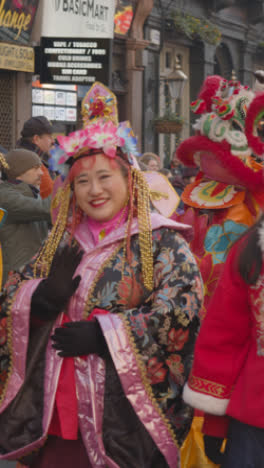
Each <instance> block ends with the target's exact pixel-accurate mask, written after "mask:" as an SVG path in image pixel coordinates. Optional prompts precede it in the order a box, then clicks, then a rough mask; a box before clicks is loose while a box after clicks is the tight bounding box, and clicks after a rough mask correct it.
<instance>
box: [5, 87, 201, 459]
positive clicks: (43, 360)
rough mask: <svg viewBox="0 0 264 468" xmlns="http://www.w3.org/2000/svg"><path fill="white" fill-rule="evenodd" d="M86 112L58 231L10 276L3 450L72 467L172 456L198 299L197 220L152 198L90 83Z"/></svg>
mask: <svg viewBox="0 0 264 468" xmlns="http://www.w3.org/2000/svg"><path fill="white" fill-rule="evenodd" d="M95 104H96V105H95ZM97 104H98V105H97ZM83 110H84V114H85V115H84V120H85V123H86V124H85V128H84V129H83V130H80V131H77V132H74V134H70V135H69V136H67V137H60V138H59V142H60V146H61V148H62V150H64V154H63V156H62V157H61V158H60V163H61V164H60V165H61V166H62V165H63V164H64V166H65V167H64V169H65V172H64V179H63V180H62V179H60V180H57V182H56V183H55V186H56V188H55V190H56V193H54V200H53V210H52V211H53V222H54V225H53V229H52V231H51V233H50V235H49V238H48V239H47V241H46V243H45V245H44V246H43V248H42V249H41V251H40V252H39V254H38V255H37V257H36V258H34V260H33V261H32V262H31V263H30V264H29V265H27V266H26V268H25V269H24V271H23V272H20V273H18V274H16V276H14V277H13V278H12V279H10V282H9V284H8V285H7V288H8V290H7V294H8V298H9V301H10V302H8V306H7V304H4V305H3V309H2V311H1V315H0V325H1V324H2V325H3V335H4V336H3V340H2V342H1V343H2V345H1V343H0V352H1V353H0V356H4V357H5V359H4V360H1V358H0V364H1V367H0V369H1V373H0V377H1V379H0V396H1V401H0V413H1V414H0V427H6V428H7V429H6V431H5V433H3V431H0V453H1V454H2V455H0V459H1V458H6V459H18V458H20V459H21V458H22V459H23V460H24V462H27V464H28V465H29V466H30V467H31V468H44V467H47V466H48V467H49V468H53V467H55V466H63V467H64V468H68V467H72V466H74V465H75V464H76V460H78V468H91V467H92V468H98V467H101V468H104V467H105V468H106V467H108V468H128V467H130V468H138V467H140V468H168V467H169V468H177V467H178V466H179V465H178V449H179V446H180V445H181V443H182V441H183V440H184V437H185V435H186V433H187V432H188V429H189V427H190V423H191V417H192V414H191V412H190V410H189V408H188V406H186V405H185V404H184V402H183V401H182V399H181V393H182V388H183V384H184V381H185V379H186V377H187V376H188V373H189V370H190V366H191V362H192V354H193V347H194V342H195V338H196V333H197V330H198V325H199V321H198V318H197V317H198V311H199V308H200V305H201V301H202V287H201V280H200V275H199V271H198V268H197V265H196V263H195V260H194V258H193V256H192V255H191V253H190V250H189V248H188V244H187V242H186V241H185V240H184V237H183V236H185V235H187V233H188V231H189V228H188V226H185V225H181V224H179V223H176V222H174V221H171V220H169V219H167V218H164V217H163V216H162V215H160V214H158V213H157V212H155V211H154V210H153V209H152V205H151V203H150V188H149V186H148V185H147V182H146V179H145V178H144V176H143V173H141V171H140V170H139V169H138V165H137V161H136V158H135V154H136V147H135V137H134V136H133V133H132V130H131V128H130V127H129V126H128V124H124V123H122V124H118V122H117V113H116V100H115V96H114V95H113V94H112V93H110V91H109V90H108V89H107V88H105V87H104V86H103V85H101V84H100V83H95V85H93V87H92V88H91V89H90V90H89V92H88V95H87V96H86V98H85V101H84V105H83ZM22 279H24V280H25V281H24V282H23V284H22V286H21V280H22ZM19 285H20V286H21V287H19V288H18V286H19ZM10 304H11V305H10ZM7 307H10V312H8V308H7ZM9 313H10V314H11V316H12V322H11V320H10V321H8V320H7V314H9ZM18 322H19V326H18ZM12 326H14V329H13V331H14V333H13V332H12ZM51 329H52V331H51ZM16 330H19V336H18V335H17V334H16ZM29 330H30V333H29ZM7 336H12V339H11V340H9V339H5V338H7ZM21 336H23V339H21ZM28 337H29V338H28ZM36 343H37V344H38V346H36ZM26 356H27V359H28V360H27V366H28V369H27V372H26V373H24V370H23V369H24V367H26ZM21 361H23V363H24V365H21ZM22 367H23V369H22ZM18 368H19V370H18ZM30 369H31V370H32V372H30ZM18 372H19V375H20V376H21V377H20V382H19V383H18V382H17V379H13V376H15V375H18ZM22 382H24V385H23V387H22V388H21V389H20V384H21V383H22ZM20 401H22V403H23V410H21V412H19V415H17V413H16V408H17V407H18V408H19V403H18V402H20ZM10 402H11V403H10ZM13 402H14V403H13ZM13 405H14V406H13ZM18 426H19V427H18ZM19 428H23V434H21V430H20V429H19ZM14 434H17V437H16V436H14ZM8 435H9V436H8ZM47 435H48V436H49V437H48V439H47ZM40 447H42V448H41V450H39V449H40ZM32 450H34V451H33V452H32Z"/></svg>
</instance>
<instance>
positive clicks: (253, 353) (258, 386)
mask: <svg viewBox="0 0 264 468" xmlns="http://www.w3.org/2000/svg"><path fill="white" fill-rule="evenodd" d="M263 235H264V226H263V224H262V227H261V229H260V238H261V237H262V242H261V244H262V245H261V247H262V251H263V248H264V245H263V239H264V238H263ZM243 243H244V239H243V240H242V241H239V242H238V243H237V244H236V245H235V246H234V247H233V248H232V249H231V251H230V253H229V255H228V258H227V261H226V263H225V266H224V270H223V273H222V275H221V277H220V281H219V282H218V285H217V288H216V290H215V293H214V296H213V298H212V301H211V303H210V306H209V308H208V314H207V315H206V317H205V319H204V321H203V324H202V327H201V331H200V334H199V336H198V339H197V341H196V348H195V359H194V364H193V369H192V373H191V376H190V378H189V381H188V384H186V386H185V389H184V399H185V401H186V402H188V403H189V404H190V405H192V406H194V407H195V408H199V409H201V410H204V411H206V412H209V413H211V414H213V415H219V416H220V415H225V414H227V415H229V416H231V417H233V418H235V419H237V420H239V421H241V422H243V423H246V424H249V425H251V426H255V427H260V428H264V395H263V374H264V359H263V357H264V317H263V308H264V292H263V281H264V268H262V272H261V274H260V276H259V278H258V280H257V282H256V284H255V285H252V286H249V285H248V284H246V283H245V282H244V280H243V279H242V277H241V276H240V273H239V272H238V267H237V259H238V257H239V253H240V249H241V247H243ZM214 419H215V418H209V421H207V424H206V427H205V431H206V432H208V433H210V435H215V436H223V437H224V436H225V435H226V434H225V433H224V431H223V428H224V427H223V426H221V421H220V419H219V418H218V419H215V422H217V426H216V425H214V424H213V422H214Z"/></svg>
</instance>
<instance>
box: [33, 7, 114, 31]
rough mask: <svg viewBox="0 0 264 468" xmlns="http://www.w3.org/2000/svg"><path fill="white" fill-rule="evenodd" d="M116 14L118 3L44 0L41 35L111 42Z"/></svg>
mask: <svg viewBox="0 0 264 468" xmlns="http://www.w3.org/2000/svg"><path fill="white" fill-rule="evenodd" d="M44 4H45V5H44ZM114 13H115V0H45V2H43V10H42V31H41V35H42V37H65V32H67V37H69V38H70V37H74V38H78V37H80V38H81V37H82V38H84V37H94V38H97V37H98V38H107V39H111V38H113V35H114Z"/></svg>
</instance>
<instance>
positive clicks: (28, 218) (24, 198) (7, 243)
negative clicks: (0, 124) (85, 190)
mask: <svg viewBox="0 0 264 468" xmlns="http://www.w3.org/2000/svg"><path fill="white" fill-rule="evenodd" d="M0 164H1V168H2V170H3V171H4V173H5V176H6V180H5V181H3V182H2V183H1V184H0V206H1V207H2V208H4V209H5V210H7V212H8V215H7V219H6V223H5V225H4V226H3V227H2V228H1V230H0V243H1V245H2V251H3V284H4V282H5V281H6V279H7V275H8V272H9V271H11V270H17V269H19V268H20V267H21V266H23V265H24V264H25V263H28V262H29V260H30V259H31V258H32V257H33V256H34V255H35V254H36V252H37V251H38V249H39V247H40V245H41V243H42V242H43V240H44V239H45V238H46V237H47V234H48V223H50V221H51V220H50V201H51V200H50V197H48V198H46V199H45V200H42V199H41V197H40V196H39V187H40V183H41V177H42V174H43V169H42V162H41V160H40V158H39V156H38V155H37V154H36V153H34V152H33V151H28V150H24V149H16V150H12V151H10V152H9V153H7V155H5V156H3V155H1V157H0Z"/></svg>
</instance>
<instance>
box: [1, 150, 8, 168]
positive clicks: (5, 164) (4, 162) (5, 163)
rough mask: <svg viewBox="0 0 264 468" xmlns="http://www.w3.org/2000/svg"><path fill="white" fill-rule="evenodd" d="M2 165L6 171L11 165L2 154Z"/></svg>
mask: <svg viewBox="0 0 264 468" xmlns="http://www.w3.org/2000/svg"><path fill="white" fill-rule="evenodd" d="M0 165H1V166H2V167H3V168H4V169H9V165H8V164H7V162H6V159H5V157H4V155H3V153H0Z"/></svg>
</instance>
